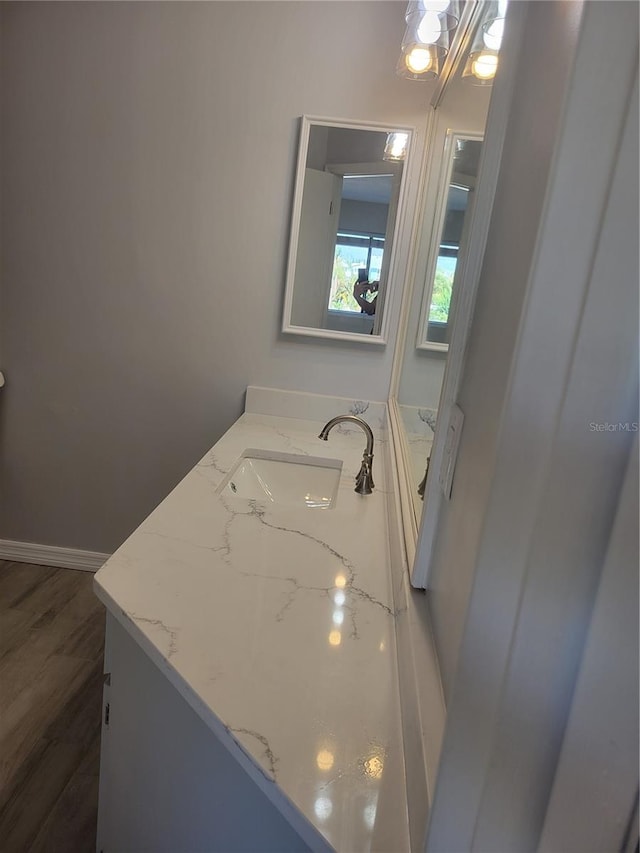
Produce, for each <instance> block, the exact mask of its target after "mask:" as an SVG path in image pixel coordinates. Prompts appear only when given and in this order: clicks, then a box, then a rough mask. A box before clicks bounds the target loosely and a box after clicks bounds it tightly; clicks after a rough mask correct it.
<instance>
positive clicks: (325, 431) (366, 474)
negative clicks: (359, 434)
mask: <svg viewBox="0 0 640 853" xmlns="http://www.w3.org/2000/svg"><path fill="white" fill-rule="evenodd" d="M345 421H347V422H348V423H354V424H358V426H359V427H360V428H361V429H363V430H364V432H365V435H366V436H367V446H366V448H365V451H364V455H363V457H362V465H361V466H360V470H359V471H358V475H357V477H356V487H355V490H354V491H356V492H357V493H358V494H359V495H370V494H371V492H372V491H373V488H374V483H373V474H372V469H373V433H372V432H371V427H370V426H369V424H368V423H367V422H366V421H363V420H362V418H358V417H356V416H355V415H338V417H336V418H331V420H330V421H328V422H327V423H326V424H325V425H324V426H323V427H322V430H321V432H320V435H319V436H318V438H321V439H322V440H323V441H327V439H328V438H329V433H330V432H331V430H332V429H333V428H334V426H337V425H338V424H341V423H344V422H345Z"/></svg>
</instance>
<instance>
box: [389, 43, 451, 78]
mask: <svg viewBox="0 0 640 853" xmlns="http://www.w3.org/2000/svg"><path fill="white" fill-rule="evenodd" d="M447 53H448V51H447V49H446V48H444V47H442V46H441V45H435V44H420V43H416V42H414V43H409V44H407V45H405V46H404V47H403V49H402V53H401V54H400V59H399V60H398V64H397V65H396V74H397V75H398V76H399V77H404V78H405V79H407V80H435V79H436V78H437V77H438V76H439V75H440V72H441V71H442V65H443V63H444V60H445V59H446V56H447Z"/></svg>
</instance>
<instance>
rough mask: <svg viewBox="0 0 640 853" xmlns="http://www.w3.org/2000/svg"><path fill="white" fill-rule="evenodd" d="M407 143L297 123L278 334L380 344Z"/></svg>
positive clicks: (403, 138) (336, 126) (380, 132)
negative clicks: (287, 246)
mask: <svg viewBox="0 0 640 853" xmlns="http://www.w3.org/2000/svg"><path fill="white" fill-rule="evenodd" d="M411 136H412V134H411V130H410V129H409V128H399V127H384V126H380V125H367V124H361V123H359V122H350V123H345V122H341V121H335V120H332V119H319V118H310V117H309V116H303V118H302V123H301V133H300V150H299V154H298V167H297V174H296V188H295V196H294V203H293V214H292V224H291V236H290V243H289V259H288V266H287V279H286V291H285V304H284V317H283V326H282V330H283V332H288V333H295V334H301V335H312V336H314V337H329V338H338V339H348V340H357V341H361V342H364V343H374V344H375V343H377V344H384V343H385V341H386V329H387V322H386V316H385V304H387V303H388V300H389V293H390V290H391V288H392V287H393V286H394V277H393V269H394V257H395V252H394V244H395V242H396V238H397V223H398V220H399V214H400V210H401V207H402V199H403V189H404V175H405V171H406V168H405V161H406V158H407V156H408V152H409V150H410V145H411Z"/></svg>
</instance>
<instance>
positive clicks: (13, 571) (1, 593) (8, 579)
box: [0, 560, 58, 607]
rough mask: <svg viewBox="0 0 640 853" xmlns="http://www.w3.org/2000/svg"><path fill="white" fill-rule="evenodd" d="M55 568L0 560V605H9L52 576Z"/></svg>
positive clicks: (55, 570)
mask: <svg viewBox="0 0 640 853" xmlns="http://www.w3.org/2000/svg"><path fill="white" fill-rule="evenodd" d="M57 571H58V570H57V569H52V568H49V567H46V566H33V565H31V563H11V562H8V561H7V560H2V561H1V562H0V607H11V606H13V604H14V602H15V601H16V600H20V599H21V598H22V597H24V596H25V595H28V594H29V593H30V592H31V591H33V590H35V589H36V588H37V587H38V586H40V584H42V583H44V582H45V581H46V580H48V579H49V578H52V577H53V576H54V575H55V574H56V572H57Z"/></svg>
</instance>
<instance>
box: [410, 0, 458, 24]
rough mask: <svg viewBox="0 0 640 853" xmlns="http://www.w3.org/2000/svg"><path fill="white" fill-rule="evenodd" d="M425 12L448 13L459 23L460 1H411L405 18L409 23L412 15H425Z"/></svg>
mask: <svg viewBox="0 0 640 853" xmlns="http://www.w3.org/2000/svg"><path fill="white" fill-rule="evenodd" d="M425 12H435V13H436V14H437V15H440V14H443V13H446V14H447V15H449V16H450V17H452V18H455V20H456V23H457V22H458V21H459V20H460V0H410V2H409V5H408V6H407V12H406V15H405V18H406V20H407V21H408V20H409V17H410V16H411V15H414V14H416V13H418V14H420V15H424V13H425ZM454 26H455V25H454Z"/></svg>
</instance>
